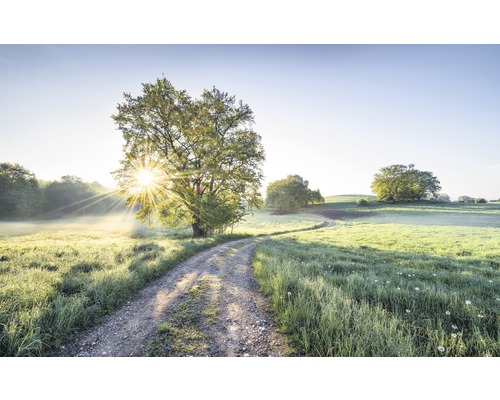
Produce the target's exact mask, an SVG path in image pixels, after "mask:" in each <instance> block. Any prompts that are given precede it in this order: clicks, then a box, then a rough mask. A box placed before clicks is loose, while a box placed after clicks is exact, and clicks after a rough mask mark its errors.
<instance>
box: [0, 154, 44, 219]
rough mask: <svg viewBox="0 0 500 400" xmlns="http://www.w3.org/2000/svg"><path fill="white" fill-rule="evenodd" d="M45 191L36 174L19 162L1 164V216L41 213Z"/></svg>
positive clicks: (10, 216)
mask: <svg viewBox="0 0 500 400" xmlns="http://www.w3.org/2000/svg"><path fill="white" fill-rule="evenodd" d="M42 205H43V193H42V191H41V189H40V186H39V184H38V180H37V179H36V177H35V174H34V173H32V172H31V171H29V170H27V169H26V168H25V167H23V166H21V165H19V164H11V163H1V164H0V218H2V219H5V218H7V219H10V218H29V217H32V216H34V215H37V214H38V213H40V211H41V209H42Z"/></svg>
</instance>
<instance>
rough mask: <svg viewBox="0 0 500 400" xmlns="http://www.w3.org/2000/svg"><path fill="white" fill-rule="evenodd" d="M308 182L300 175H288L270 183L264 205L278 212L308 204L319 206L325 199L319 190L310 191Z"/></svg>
mask: <svg viewBox="0 0 500 400" xmlns="http://www.w3.org/2000/svg"><path fill="white" fill-rule="evenodd" d="M308 186H309V182H308V181H306V180H304V179H303V178H302V177H301V176H300V175H288V176H287V177H286V178H285V179H280V180H277V181H274V182H271V183H270V184H269V185H268V186H267V190H266V203H267V204H269V205H271V206H274V207H277V208H278V209H280V210H293V209H295V208H300V207H305V206H307V205H308V204H321V203H324V202H325V199H324V198H323V196H322V195H321V192H320V191H319V189H316V190H310V189H309V187H308Z"/></svg>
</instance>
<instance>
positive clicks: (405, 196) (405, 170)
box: [371, 164, 441, 202]
mask: <svg viewBox="0 0 500 400" xmlns="http://www.w3.org/2000/svg"><path fill="white" fill-rule="evenodd" d="M371 188H372V191H373V193H375V194H376V195H377V200H379V201H388V202H393V201H413V200H422V199H427V198H436V197H437V196H438V193H439V191H440V190H441V186H440V182H439V180H438V179H437V178H436V177H435V176H434V175H433V174H432V173H431V172H429V171H419V170H417V169H415V166H414V165H413V164H409V165H408V166H406V165H400V164H394V165H390V166H388V167H384V168H381V169H380V172H379V173H377V174H375V177H374V180H373V183H372V185H371Z"/></svg>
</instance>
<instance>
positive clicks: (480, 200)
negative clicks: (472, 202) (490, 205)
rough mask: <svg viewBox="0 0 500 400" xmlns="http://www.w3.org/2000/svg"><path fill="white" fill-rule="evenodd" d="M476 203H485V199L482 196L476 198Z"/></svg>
mask: <svg viewBox="0 0 500 400" xmlns="http://www.w3.org/2000/svg"><path fill="white" fill-rule="evenodd" d="M476 203H487V201H486V199H483V198H482V197H480V198H477V199H476Z"/></svg>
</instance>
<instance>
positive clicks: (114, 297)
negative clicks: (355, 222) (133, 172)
mask: <svg viewBox="0 0 500 400" xmlns="http://www.w3.org/2000/svg"><path fill="white" fill-rule="evenodd" d="M321 221H322V219H321V217H319V216H315V215H310V214H303V213H302V214H300V213H299V214H293V215H283V216H280V215H272V214H271V211H269V210H265V211H262V212H257V213H256V214H255V216H247V217H246V221H245V222H244V223H242V224H241V226H238V227H237V228H236V229H235V230H234V234H232V235H231V234H228V235H223V236H219V237H215V238H206V239H197V240H193V239H191V238H190V237H191V230H190V228H184V229H178V230H173V229H169V228H155V229H146V228H145V227H144V226H140V225H139V224H138V223H137V222H134V220H133V217H131V216H129V217H128V218H124V217H123V216H120V215H116V216H111V217H107V218H104V219H103V218H93V217H91V218H76V219H64V220H57V221H53V222H19V223H0V356H44V355H48V354H50V353H51V351H52V350H54V349H56V348H57V347H58V346H60V345H61V344H62V343H64V341H66V340H68V338H69V337H70V336H71V334H73V333H75V332H78V331H81V330H83V329H85V328H88V327H90V326H93V325H95V324H97V323H99V321H100V319H101V318H102V316H104V315H105V314H108V313H110V312H111V311H113V310H114V309H116V308H117V307H119V306H120V305H122V304H123V303H124V302H125V301H126V300H127V299H128V298H129V297H130V296H131V295H132V294H133V293H134V292H136V291H137V290H139V289H140V288H142V287H144V285H146V284H147V283H148V282H150V281H151V280H153V279H155V278H158V277H160V276H161V275H163V274H164V273H165V272H166V271H168V270H169V269H171V268H173V267H175V266H176V265H178V264H179V263H180V262H181V261H183V260H185V259H187V258H189V257H190V256H192V255H194V254H195V253H197V252H199V251H201V250H204V249H206V248H209V247H212V246H215V245H217V244H219V243H223V242H226V241H229V240H235V239H239V238H242V237H246V236H251V235H261V234H269V233H273V232H276V231H293V230H297V229H302V228H311V227H313V226H314V225H317V224H319V223H321Z"/></svg>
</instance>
